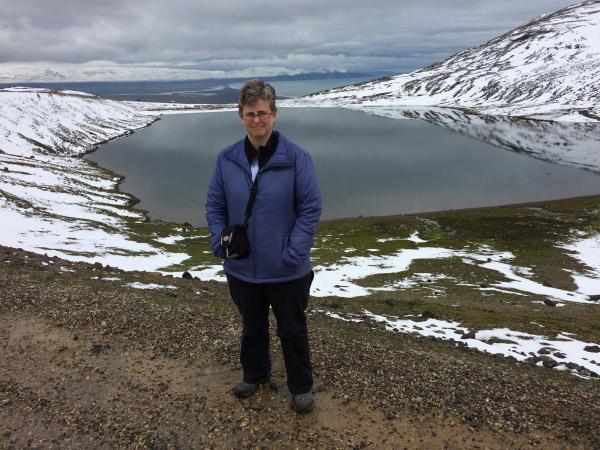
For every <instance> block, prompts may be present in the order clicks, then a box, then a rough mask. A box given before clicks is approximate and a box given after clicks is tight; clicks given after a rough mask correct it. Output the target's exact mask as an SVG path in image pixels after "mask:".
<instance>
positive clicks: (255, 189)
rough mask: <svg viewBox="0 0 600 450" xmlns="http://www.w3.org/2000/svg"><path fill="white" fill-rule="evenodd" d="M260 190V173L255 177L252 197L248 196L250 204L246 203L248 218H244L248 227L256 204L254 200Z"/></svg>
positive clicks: (251, 191)
mask: <svg viewBox="0 0 600 450" xmlns="http://www.w3.org/2000/svg"><path fill="white" fill-rule="evenodd" d="M257 192H258V174H256V178H254V183H252V188H251V189H250V197H248V204H246V219H245V220H244V227H245V228H248V220H250V216H251V215H252V207H253V206H254V200H256V193H257Z"/></svg>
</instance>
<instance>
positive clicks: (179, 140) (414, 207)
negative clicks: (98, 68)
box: [88, 108, 600, 226]
mask: <svg viewBox="0 0 600 450" xmlns="http://www.w3.org/2000/svg"><path fill="white" fill-rule="evenodd" d="M275 128H276V129H277V130H279V131H280V132H282V133H283V134H285V135H286V136H287V137H288V138H290V139H292V140H293V141H295V142H297V143H298V144H300V145H301V146H302V147H304V148H305V149H307V150H308V151H309V152H310V153H311V155H312V157H313V161H314V163H315V167H316V170H317V174H318V176H319V181H320V184H321V191H322V194H323V206H324V209H323V216H322V218H323V219H333V218H342V217H356V216H359V215H362V216H375V215H393V214H402V213H414V212H425V211H437V210H445V209H458V208H469V207H479V206H494V205H502V204H510V203H521V202H529V201H537V200H549V199H556V198H566V197H574V196H580V195H591V194H598V193H600V175H598V174H597V173H594V172H590V171H586V170H583V169H578V168H573V167H565V166H559V165H557V164H553V163H549V162H544V161H540V160H537V159H534V158H531V157H529V156H526V155H524V154H521V153H518V152H511V151H508V150H505V149H501V148H498V147H494V146H492V145H489V144H486V143H484V142H482V141H479V140H476V139H473V138H471V137H467V136H464V135H462V134H459V133H456V132H452V131H449V130H447V129H445V128H442V127H439V126H436V125H433V124H430V123H428V122H424V121H421V120H397V119H388V118H382V117H375V116H371V115H367V114H364V113H361V112H356V111H349V110H343V109H321V108H280V109H279V113H278V116H277V123H276V126H275ZM243 136H244V130H243V128H242V125H241V123H240V119H239V117H238V116H237V112H233V111H229V112H212V113H200V114H182V115H171V116H164V117H163V118H162V120H160V121H158V122H156V123H155V124H153V125H152V126H150V127H148V128H144V129H141V130H139V131H136V132H135V133H134V134H132V135H130V136H127V137H124V138H120V139H117V140H115V141H112V142H109V143H107V144H105V145H103V146H102V147H101V148H100V149H99V150H98V151H97V152H95V153H93V154H90V155H88V158H89V159H91V160H93V161H96V162H98V163H99V164H100V165H101V166H103V167H106V168H108V169H111V170H113V171H115V172H117V173H119V174H122V175H124V176H125V180H124V182H123V183H122V184H121V186H120V189H121V190H122V191H124V192H127V193H131V194H134V195H135V196H136V197H138V198H139V199H141V203H140V204H138V205H137V206H138V207H140V208H142V209H145V210H147V211H148V212H149V214H150V217H151V218H153V219H162V220H168V221H176V222H190V223H192V224H194V225H196V226H201V225H205V224H206V221H205V218H204V203H205V198H206V190H207V185H208V182H209V179H210V176H211V174H212V170H213V167H214V163H215V160H216V156H217V153H218V152H219V150H221V149H222V148H224V147H226V146H227V145H229V144H231V143H233V142H235V141H237V140H239V139H241V138H242V137H243Z"/></svg>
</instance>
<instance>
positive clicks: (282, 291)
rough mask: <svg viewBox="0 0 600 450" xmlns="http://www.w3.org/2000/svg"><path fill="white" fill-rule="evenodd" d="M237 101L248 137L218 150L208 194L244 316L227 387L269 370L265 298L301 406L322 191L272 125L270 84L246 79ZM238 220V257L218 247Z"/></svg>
mask: <svg viewBox="0 0 600 450" xmlns="http://www.w3.org/2000/svg"><path fill="white" fill-rule="evenodd" d="M238 108H239V114H240V118H241V121H242V124H243V126H244V128H245V130H246V137H245V138H244V139H242V140H240V141H238V142H236V143H235V144H233V145H231V146H230V147H227V148H226V149H224V150H223V151H221V152H220V153H219V156H218V158H217V163H216V166H215V170H214V173H213V176H212V179H211V181H210V185H209V188H208V195H207V201H206V219H207V222H208V226H209V228H210V232H211V235H212V241H211V247H212V250H213V253H214V254H215V255H216V256H219V257H221V258H224V259H225V261H224V264H223V267H224V270H225V273H226V275H227V282H228V284H229V291H230V293H231V297H232V299H233V301H234V302H235V304H236V305H237V307H238V309H239V312H240V314H241V316H242V324H243V331H242V342H241V352H240V361H241V364H242V369H243V378H242V380H241V381H240V382H239V383H238V384H237V385H236V386H235V387H234V388H233V392H234V394H235V395H236V396H238V397H240V398H244V397H248V396H250V395H252V394H253V393H254V392H255V391H256V389H257V387H258V385H259V384H262V383H266V382H267V381H268V380H269V378H270V376H271V360H270V352H269V306H270V307H271V308H272V309H273V313H274V315H275V318H276V319H277V336H279V339H280V341H281V346H282V350H283V356H284V361H285V368H286V372H287V385H288V388H289V390H290V392H291V393H292V395H293V402H294V408H295V410H296V411H297V412H300V413H305V412H309V411H311V410H312V409H313V407H314V397H313V394H312V384H313V379H312V368H311V363H310V352H309V345H308V331H307V326H306V315H305V310H306V307H307V305H308V297H309V290H310V284H311V282H312V279H313V276H314V274H313V272H312V267H311V263H310V248H311V246H312V243H313V237H314V234H315V231H316V228H317V224H318V222H319V217H320V216H321V193H320V191H319V184H318V181H317V177H316V174H315V170H314V167H313V164H312V160H311V157H310V155H309V154H308V153H307V152H306V151H304V150H303V149H301V148H300V147H299V146H298V145H296V144H294V143H293V142H291V141H290V140H289V139H287V138H286V137H285V136H283V135H282V134H281V133H278V132H277V131H274V130H273V126H274V124H275V120H276V118H277V107H276V105H275V90H274V89H273V87H272V86H270V85H269V84H266V83H265V82H264V81H262V80H251V81H248V82H247V83H245V84H244V86H243V87H242V89H241V91H240V100H239V104H238ZM253 186H254V187H255V190H256V195H255V198H254V199H253V201H252V200H251V195H250V193H251V191H252V188H253ZM247 210H248V211H247ZM241 224H247V228H246V230H245V231H246V232H247V236H248V241H249V247H250V254H249V255H248V256H246V257H243V258H237V257H236V255H235V254H234V255H232V254H231V253H228V250H227V248H224V247H227V243H228V241H227V239H228V238H229V237H230V233H229V232H230V231H231V227H233V226H234V225H241ZM242 230H243V228H242ZM239 231H240V228H238V229H237V232H239ZM242 233H243V231H242Z"/></svg>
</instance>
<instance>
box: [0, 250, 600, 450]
mask: <svg viewBox="0 0 600 450" xmlns="http://www.w3.org/2000/svg"><path fill="white" fill-rule="evenodd" d="M116 278H118V280H117V279H116ZM131 282H140V283H156V284H161V285H172V286H175V287H177V289H168V288H161V289H155V290H141V289H134V288H132V287H128V286H127V284H128V283H131ZM309 327H310V337H311V349H312V358H313V363H314V372H315V379H316V384H315V391H316V398H317V406H316V409H315V411H313V412H312V413H310V414H308V415H304V416H299V415H297V414H296V413H295V412H293V410H292V409H291V408H290V395H289V393H288V391H287V389H286V387H285V375H284V371H283V365H282V357H281V353H280V351H279V349H278V346H277V343H276V342H274V352H273V358H274V380H273V383H272V384H271V385H270V386H264V387H262V388H261V389H260V391H259V392H258V393H257V395H255V396H253V397H251V398H249V399H246V400H241V401H240V400H238V399H236V398H235V397H234V396H233V394H232V393H231V390H230V388H231V386H232V385H233V384H234V383H235V382H236V381H237V380H238V379H239V377H240V367H239V364H238V362H237V357H238V340H239V318H238V316H237V314H236V311H235V309H234V308H233V306H232V304H231V302H230V301H229V299H228V293H227V289H226V286H225V285H223V284H219V283H216V282H201V281H199V280H193V279H192V280H187V279H174V278H168V277H163V276H161V275H158V274H151V273H136V272H122V271H120V270H118V269H114V268H109V267H102V266H100V265H88V264H83V263H70V262H67V261H64V260H59V259H55V258H49V257H46V256H42V255H35V254H32V253H27V252H23V251H20V250H15V249H11V248H5V247H0V349H1V350H0V448H7V449H8V448H25V447H27V448H124V447H127V448H156V449H162V448H165V449H166V448H335V447H339V448H365V447H373V448H450V449H452V448H454V449H459V448H460V449H463V448H545V449H552V448H600V437H599V436H598V433H597V430H598V429H600V389H599V387H600V384H599V383H598V382H597V381H593V380H592V381H587V380H579V379H576V378H574V377H573V376H571V375H568V374H563V373H558V372H556V371H551V370H549V369H544V368H537V367H531V366H527V365H519V364H515V363H514V362H511V361H506V360H504V359H498V358H494V357H492V356H488V355H482V354H479V353H475V352H471V351H467V350H464V349H460V348H457V347H456V346H454V345H453V344H451V343H443V342H438V341H435V340H430V339H425V338H419V337H417V336H411V335H394V334H391V333H388V332H385V331H383V330H380V329H373V328H371V326H370V325H368V324H350V323H343V322H340V321H335V320H331V319H327V318H325V317H320V316H317V315H311V316H310V320H309ZM273 335H274V333H273Z"/></svg>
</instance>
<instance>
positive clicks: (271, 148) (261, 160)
mask: <svg viewBox="0 0 600 450" xmlns="http://www.w3.org/2000/svg"><path fill="white" fill-rule="evenodd" d="M278 142H279V133H278V132H277V131H273V132H272V133H271V136H270V137H269V140H268V141H267V143H266V144H265V145H262V146H260V147H259V148H258V150H257V149H255V148H254V146H253V145H252V143H251V142H250V139H248V136H246V139H245V140H244V150H245V151H246V157H247V158H248V162H249V163H250V165H252V161H254V160H255V159H256V158H257V157H258V167H259V168H262V167H263V166H264V165H265V164H266V163H267V161H268V160H269V158H270V157H271V156H272V155H273V153H275V149H276V148H277V143H278Z"/></svg>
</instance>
